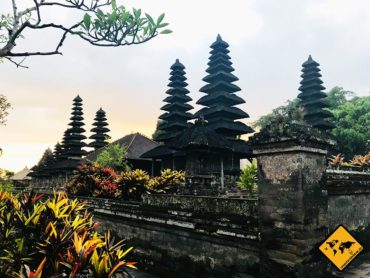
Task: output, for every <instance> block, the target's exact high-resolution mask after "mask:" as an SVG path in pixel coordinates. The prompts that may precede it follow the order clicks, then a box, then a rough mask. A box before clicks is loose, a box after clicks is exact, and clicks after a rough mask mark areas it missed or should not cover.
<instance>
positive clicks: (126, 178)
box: [117, 169, 150, 201]
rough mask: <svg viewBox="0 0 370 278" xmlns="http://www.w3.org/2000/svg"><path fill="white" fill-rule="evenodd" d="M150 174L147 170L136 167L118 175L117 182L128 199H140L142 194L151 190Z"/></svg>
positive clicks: (124, 196)
mask: <svg viewBox="0 0 370 278" xmlns="http://www.w3.org/2000/svg"><path fill="white" fill-rule="evenodd" d="M149 180H150V176H149V175H148V173H147V172H145V171H143V170H141V169H136V170H134V171H131V172H122V173H121V174H120V175H119V176H118V177H117V183H118V184H119V188H120V190H121V191H122V197H123V198H124V199H126V200H137V201H138V200H140V198H141V195H142V194H144V193H146V192H148V191H149V189H150V188H149V186H148V185H149Z"/></svg>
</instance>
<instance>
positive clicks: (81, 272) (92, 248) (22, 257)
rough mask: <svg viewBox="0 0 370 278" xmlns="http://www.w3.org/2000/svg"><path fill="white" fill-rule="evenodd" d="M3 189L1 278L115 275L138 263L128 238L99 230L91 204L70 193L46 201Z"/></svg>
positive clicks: (1, 200) (55, 195) (0, 215)
mask: <svg viewBox="0 0 370 278" xmlns="http://www.w3.org/2000/svg"><path fill="white" fill-rule="evenodd" d="M41 198H42V195H38V196H36V195H35V194H33V193H30V194H28V195H25V196H24V197H21V198H17V197H15V196H13V195H12V194H11V193H7V192H0V276H1V277H40V278H41V277H72V278H73V277H81V276H86V277H101V278H103V277H112V276H113V275H114V274H115V273H124V272H125V267H134V264H135V263H132V262H127V261H126V259H125V257H126V255H127V253H128V252H130V251H131V250H132V248H129V249H127V250H124V244H123V242H122V241H119V242H117V243H114V242H113V240H111V237H110V233H109V232H107V233H105V234H104V235H102V234H99V233H98V232H97V231H96V228H97V226H98V223H96V222H94V221H93V218H92V215H91V213H90V212H89V211H88V210H87V209H86V207H85V204H84V203H81V202H79V201H78V200H70V199H68V198H67V195H66V194H65V193H60V194H54V196H53V197H51V198H49V199H46V200H44V201H42V199H41Z"/></svg>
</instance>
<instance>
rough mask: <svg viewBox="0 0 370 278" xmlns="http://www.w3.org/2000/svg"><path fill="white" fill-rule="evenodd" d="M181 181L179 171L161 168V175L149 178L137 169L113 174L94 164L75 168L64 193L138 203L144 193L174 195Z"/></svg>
mask: <svg viewBox="0 0 370 278" xmlns="http://www.w3.org/2000/svg"><path fill="white" fill-rule="evenodd" d="M184 181H185V173H184V172H183V171H172V170H170V169H165V170H163V171H162V172H161V176H159V177H155V178H150V176H149V175H148V173H147V172H145V171H143V170H141V169H136V170H134V171H130V172H121V173H120V174H118V175H117V174H116V173H115V172H114V171H113V170H111V169H109V168H106V167H101V166H99V165H97V164H95V165H82V166H79V167H78V168H77V170H76V171H75V175H74V176H73V178H72V179H71V180H70V181H69V182H68V183H67V185H66V190H67V192H68V193H69V194H73V195H78V196H94V197H104V198H123V199H124V200H134V201H139V200H140V199H141V195H143V194H145V193H175V192H176V191H177V187H178V186H179V185H180V184H181V183H182V182H184Z"/></svg>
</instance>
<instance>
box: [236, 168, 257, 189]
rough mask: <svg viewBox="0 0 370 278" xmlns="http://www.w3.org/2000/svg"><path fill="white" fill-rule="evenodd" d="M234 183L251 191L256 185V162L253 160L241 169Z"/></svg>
mask: <svg viewBox="0 0 370 278" xmlns="http://www.w3.org/2000/svg"><path fill="white" fill-rule="evenodd" d="M236 184H237V185H238V186H239V187H240V188H242V189H247V190H248V191H249V192H252V191H253V190H254V189H255V188H256V187H257V163H256V162H255V161H253V162H252V163H251V164H249V165H247V166H246V167H245V168H244V169H243V170H242V172H241V174H240V177H239V181H237V183H236Z"/></svg>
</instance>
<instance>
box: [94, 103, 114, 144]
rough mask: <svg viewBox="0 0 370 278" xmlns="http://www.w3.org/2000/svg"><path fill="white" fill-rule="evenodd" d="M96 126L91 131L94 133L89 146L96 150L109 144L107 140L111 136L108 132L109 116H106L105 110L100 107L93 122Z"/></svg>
mask: <svg viewBox="0 0 370 278" xmlns="http://www.w3.org/2000/svg"><path fill="white" fill-rule="evenodd" d="M93 126H94V128H92V129H91V132H93V133H94V134H93V135H91V136H90V137H89V139H92V140H94V141H92V142H91V143H90V144H89V147H92V148H94V149H95V150H97V149H99V148H102V147H104V146H106V145H107V144H108V142H107V140H109V139H110V138H111V137H110V136H109V135H108V134H107V133H108V132H109V131H110V130H109V128H107V126H108V123H107V118H106V116H105V111H104V110H103V109H102V108H100V109H99V110H98V111H97V112H96V116H95V119H94V123H93Z"/></svg>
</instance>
